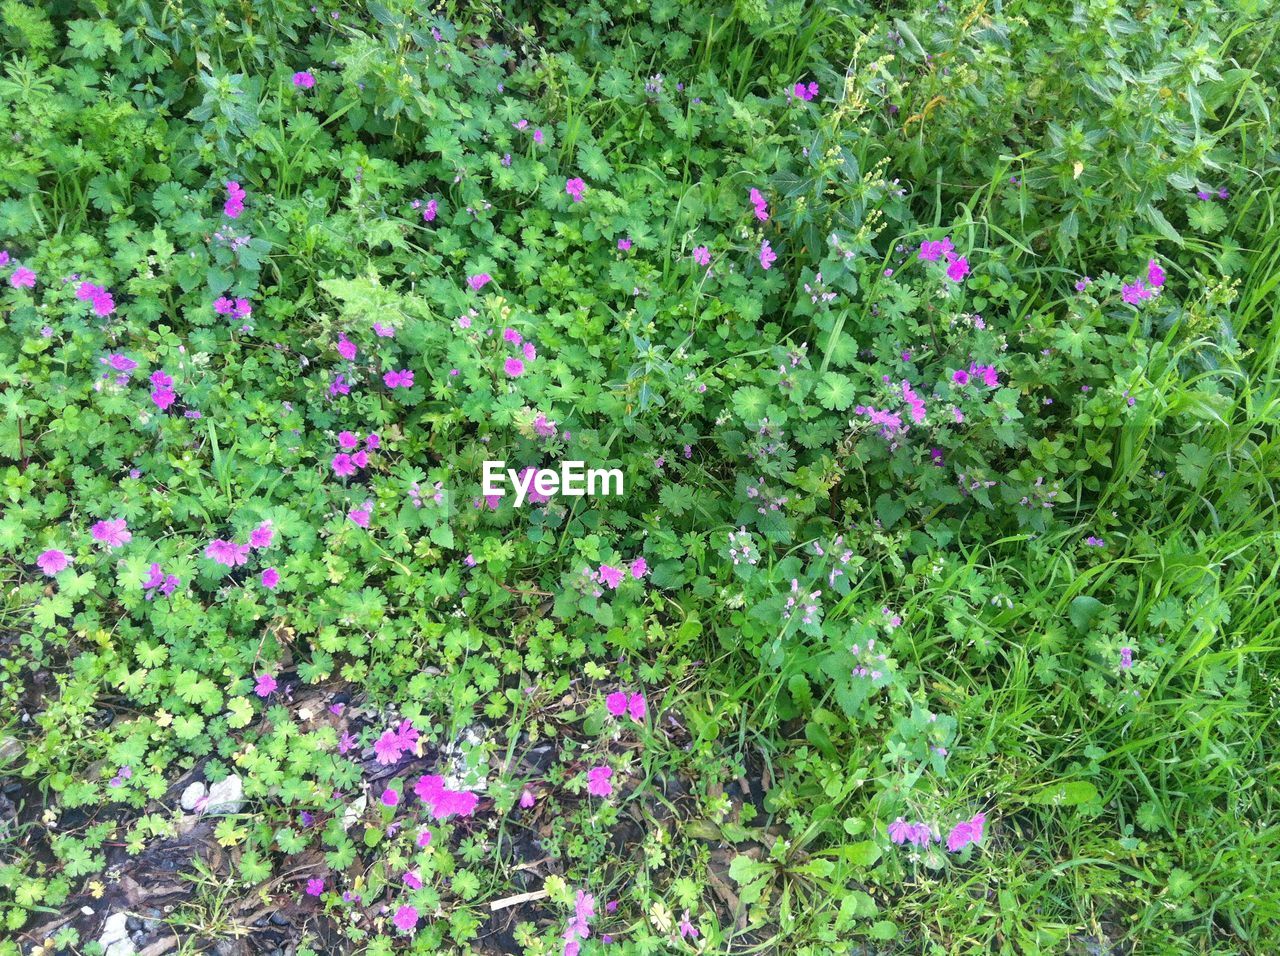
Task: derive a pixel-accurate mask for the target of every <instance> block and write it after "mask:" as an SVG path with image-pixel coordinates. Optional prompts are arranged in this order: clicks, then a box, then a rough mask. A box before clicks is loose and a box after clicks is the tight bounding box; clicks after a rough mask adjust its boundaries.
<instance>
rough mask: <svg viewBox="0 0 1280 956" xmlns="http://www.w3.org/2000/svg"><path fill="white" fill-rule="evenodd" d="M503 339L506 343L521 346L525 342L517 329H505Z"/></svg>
mask: <svg viewBox="0 0 1280 956" xmlns="http://www.w3.org/2000/svg"><path fill="white" fill-rule="evenodd" d="M502 338H503V339H504V340H505V341H507V342H510V343H511V344H512V345H519V344H520V343H521V342H522V341H523V339H522V338H521V336H520V333H519V332H517V331H516V330H515V329H503V330H502Z"/></svg>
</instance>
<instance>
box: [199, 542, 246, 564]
mask: <svg viewBox="0 0 1280 956" xmlns="http://www.w3.org/2000/svg"><path fill="white" fill-rule="evenodd" d="M204 556H205V557H206V558H209V559H210V560H212V561H216V562H217V563H218V564H221V565H223V566H225V567H228V568H235V567H239V566H240V565H242V564H245V563H246V562H247V561H248V560H249V546H248V545H247V544H236V543H235V542H234V541H224V540H223V539H222V538H214V539H213V540H212V541H210V542H209V544H208V545H206V546H205V549H204Z"/></svg>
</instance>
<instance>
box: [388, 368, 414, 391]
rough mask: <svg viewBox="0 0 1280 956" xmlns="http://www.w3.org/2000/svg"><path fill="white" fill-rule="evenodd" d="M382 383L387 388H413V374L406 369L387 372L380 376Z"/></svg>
mask: <svg viewBox="0 0 1280 956" xmlns="http://www.w3.org/2000/svg"><path fill="white" fill-rule="evenodd" d="M382 381H383V382H384V383H385V384H386V386H387V388H413V372H412V371H410V370H409V369H407V368H402V369H401V370H400V371H398V372H396V371H391V372H387V373H386V374H385V375H383V376H382Z"/></svg>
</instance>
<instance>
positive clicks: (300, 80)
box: [293, 70, 316, 90]
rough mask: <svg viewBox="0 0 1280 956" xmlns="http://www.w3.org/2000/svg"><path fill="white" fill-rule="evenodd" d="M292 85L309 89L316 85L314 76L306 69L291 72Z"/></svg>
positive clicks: (301, 88)
mask: <svg viewBox="0 0 1280 956" xmlns="http://www.w3.org/2000/svg"><path fill="white" fill-rule="evenodd" d="M293 85H294V86H296V87H297V88H298V89H300V90H309V89H311V87H313V86H315V85H316V78H315V77H314V76H312V75H311V74H310V73H308V72H307V71H306V70H299V71H298V72H297V73H295V74H293Z"/></svg>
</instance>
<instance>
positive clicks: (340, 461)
mask: <svg viewBox="0 0 1280 956" xmlns="http://www.w3.org/2000/svg"><path fill="white" fill-rule="evenodd" d="M329 465H330V466H331V467H332V468H333V473H334V474H335V475H337V476H338V477H339V478H347V477H350V476H351V475H354V474H355V473H356V466H355V463H354V462H353V461H352V460H351V456H350V455H348V454H347V453H346V452H344V451H341V452H338V454H336V455H334V456H333V459H332V460H331V461H330V462H329Z"/></svg>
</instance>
